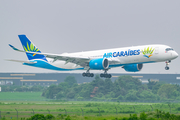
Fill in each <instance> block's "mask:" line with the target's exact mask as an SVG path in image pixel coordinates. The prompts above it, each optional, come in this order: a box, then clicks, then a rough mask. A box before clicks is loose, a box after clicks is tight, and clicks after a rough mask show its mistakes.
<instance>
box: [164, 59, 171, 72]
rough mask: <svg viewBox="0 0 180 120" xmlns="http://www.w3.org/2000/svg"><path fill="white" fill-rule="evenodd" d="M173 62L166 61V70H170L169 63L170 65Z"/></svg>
mask: <svg viewBox="0 0 180 120" xmlns="http://www.w3.org/2000/svg"><path fill="white" fill-rule="evenodd" d="M170 62H171V61H170V60H169V61H166V67H165V70H169V63H170Z"/></svg>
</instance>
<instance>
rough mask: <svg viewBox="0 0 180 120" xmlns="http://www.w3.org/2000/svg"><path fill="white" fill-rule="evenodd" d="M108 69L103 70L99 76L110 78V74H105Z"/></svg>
mask: <svg viewBox="0 0 180 120" xmlns="http://www.w3.org/2000/svg"><path fill="white" fill-rule="evenodd" d="M107 71H108V69H106V70H104V73H101V74H100V77H104V78H111V77H112V75H111V74H107Z"/></svg>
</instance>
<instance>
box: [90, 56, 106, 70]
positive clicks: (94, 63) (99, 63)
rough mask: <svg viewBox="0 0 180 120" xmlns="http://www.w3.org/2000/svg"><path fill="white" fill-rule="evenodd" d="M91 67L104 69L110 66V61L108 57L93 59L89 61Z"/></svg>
mask: <svg viewBox="0 0 180 120" xmlns="http://www.w3.org/2000/svg"><path fill="white" fill-rule="evenodd" d="M89 67H90V69H95V70H102V69H107V68H108V67H109V61H108V59H106V58H98V59H93V60H91V61H90V62H89Z"/></svg>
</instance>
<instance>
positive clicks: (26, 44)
mask: <svg viewBox="0 0 180 120" xmlns="http://www.w3.org/2000/svg"><path fill="white" fill-rule="evenodd" d="M18 37H19V39H20V41H21V43H22V46H23V48H24V50H25V51H29V52H39V53H41V51H40V50H39V49H38V48H37V47H35V46H34V45H33V43H32V42H31V41H30V40H29V39H28V38H27V37H26V35H18ZM26 55H27V57H28V59H29V60H33V59H42V60H45V61H47V59H46V57H45V56H44V55H38V54H32V53H26Z"/></svg>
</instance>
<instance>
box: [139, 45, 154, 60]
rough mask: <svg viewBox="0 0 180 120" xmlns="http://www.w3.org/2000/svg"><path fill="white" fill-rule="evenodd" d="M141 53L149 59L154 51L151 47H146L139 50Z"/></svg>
mask: <svg viewBox="0 0 180 120" xmlns="http://www.w3.org/2000/svg"><path fill="white" fill-rule="evenodd" d="M141 51H142V53H143V55H144V57H147V58H150V57H151V56H152V54H153V52H154V49H152V47H151V48H149V47H148V48H144V50H141Z"/></svg>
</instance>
